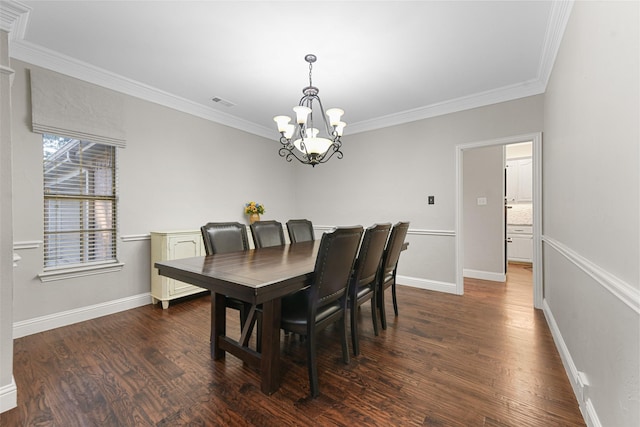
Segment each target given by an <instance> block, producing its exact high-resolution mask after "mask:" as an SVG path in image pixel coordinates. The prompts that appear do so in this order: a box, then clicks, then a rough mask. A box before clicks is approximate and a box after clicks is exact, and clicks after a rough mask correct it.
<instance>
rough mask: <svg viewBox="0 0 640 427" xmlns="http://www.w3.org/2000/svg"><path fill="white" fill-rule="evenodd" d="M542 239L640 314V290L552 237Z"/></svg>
mask: <svg viewBox="0 0 640 427" xmlns="http://www.w3.org/2000/svg"><path fill="white" fill-rule="evenodd" d="M542 241H543V242H544V243H545V244H547V245H548V246H549V247H551V248H553V249H554V250H555V251H556V252H558V253H559V254H560V255H562V256H564V257H565V258H566V259H567V260H569V261H571V262H572V263H573V264H574V265H575V266H576V267H578V268H579V269H581V270H582V271H584V272H585V273H586V274H588V275H589V276H591V277H592V278H593V279H594V280H595V281H596V282H598V283H599V284H600V285H601V286H602V287H603V288H605V289H606V290H608V291H609V292H611V294H613V295H614V296H615V297H616V298H618V299H619V300H620V301H622V302H623V303H625V304H626V305H627V306H628V307H629V308H631V309H632V310H633V311H635V312H636V314H640V290H638V289H637V288H634V287H633V286H631V285H630V284H628V283H626V282H625V281H624V280H621V279H619V278H618V277H616V276H614V275H613V274H611V273H609V272H608V271H606V270H605V269H603V268H602V267H600V266H598V265H596V264H594V263H593V262H591V261H589V260H588V259H586V258H585V257H583V256H582V255H580V254H579V253H577V252H575V251H574V250H572V249H571V248H569V247H567V246H566V245H564V244H562V243H561V242H559V241H557V240H555V239H553V238H552V237H548V236H542Z"/></svg>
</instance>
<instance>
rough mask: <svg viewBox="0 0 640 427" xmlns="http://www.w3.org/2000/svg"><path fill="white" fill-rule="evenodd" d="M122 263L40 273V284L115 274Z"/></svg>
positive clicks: (122, 265)
mask: <svg viewBox="0 0 640 427" xmlns="http://www.w3.org/2000/svg"><path fill="white" fill-rule="evenodd" d="M122 267H124V263H122V262H113V263H109V264H99V265H86V266H81V267H73V268H60V269H56V270H49V271H45V272H43V273H40V274H39V275H38V277H39V278H40V281H41V282H53V281H55V280H65V279H73V278H76V277H85V276H92V275H94V274H104V273H115V272H117V271H120V270H122Z"/></svg>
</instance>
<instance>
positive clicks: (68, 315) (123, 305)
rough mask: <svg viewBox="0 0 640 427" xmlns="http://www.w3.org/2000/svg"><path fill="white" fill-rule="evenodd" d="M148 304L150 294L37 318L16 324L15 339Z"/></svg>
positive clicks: (14, 326) (14, 329)
mask: <svg viewBox="0 0 640 427" xmlns="http://www.w3.org/2000/svg"><path fill="white" fill-rule="evenodd" d="M147 304H151V294H150V293H144V294H140V295H133V296H130V297H127V298H121V299H118V300H114V301H108V302H105V303H101V304H95V305H90V306H87V307H81V308H78V309H74V310H69V311H62V312H60V313H53V314H49V315H46V316H41V317H36V318H34V319H28V320H22V321H20V322H14V324H13V338H14V339H15V338H20V337H24V336H27V335H31V334H36V333H38V332H44V331H48V330H50V329H55V328H59V327H62V326H67V325H72V324H74V323H78V322H84V321H85V320H90V319H95V318H97V317H102V316H106V315H108V314H114V313H118V312H121V311H125V310H129V309H132V308H136V307H141V306H143V305H147Z"/></svg>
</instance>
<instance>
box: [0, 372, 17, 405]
mask: <svg viewBox="0 0 640 427" xmlns="http://www.w3.org/2000/svg"><path fill="white" fill-rule="evenodd" d="M16 406H18V388H17V387H16V382H15V380H14V378H13V376H11V384H7V385H5V386H2V387H0V413H2V412H5V411H8V410H9V409H13V408H15V407H16Z"/></svg>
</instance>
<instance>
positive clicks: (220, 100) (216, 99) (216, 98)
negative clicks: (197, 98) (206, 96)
mask: <svg viewBox="0 0 640 427" xmlns="http://www.w3.org/2000/svg"><path fill="white" fill-rule="evenodd" d="M211 100H212V101H213V102H215V103H217V104H220V105H224V106H225V107H233V106H234V105H236V104H234V103H233V102H231V101H227V100H226V99H223V98H220V97H219V96H214V97H213V98H211Z"/></svg>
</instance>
